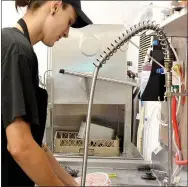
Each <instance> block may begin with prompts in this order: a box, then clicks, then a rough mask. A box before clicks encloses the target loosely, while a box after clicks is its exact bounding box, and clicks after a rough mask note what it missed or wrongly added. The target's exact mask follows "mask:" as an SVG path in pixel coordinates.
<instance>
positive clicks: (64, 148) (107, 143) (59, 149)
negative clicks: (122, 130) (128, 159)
mask: <svg viewBox="0 0 188 187" xmlns="http://www.w3.org/2000/svg"><path fill="white" fill-rule="evenodd" d="M54 144H55V147H54V151H55V152H56V153H65V154H68V153H75V154H78V155H80V156H81V155H83V152H84V139H80V138H78V132H67V131H56V133H55V138H54ZM88 155H89V156H103V157H110V156H120V149H119V139H118V138H117V137H116V140H107V139H106V140H102V139H100V140H97V139H91V140H90V141H89V149H88Z"/></svg>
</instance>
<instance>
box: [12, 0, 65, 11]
mask: <svg viewBox="0 0 188 187" xmlns="http://www.w3.org/2000/svg"><path fill="white" fill-rule="evenodd" d="M46 2H47V0H15V6H16V10H17V11H18V7H26V6H27V8H28V9H32V10H36V9H38V8H39V7H41V6H42V5H43V4H44V3H46ZM66 7H67V4H65V3H63V9H64V8H66Z"/></svg>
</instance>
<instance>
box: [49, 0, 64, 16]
mask: <svg viewBox="0 0 188 187" xmlns="http://www.w3.org/2000/svg"><path fill="white" fill-rule="evenodd" d="M60 8H62V1H51V9H50V13H51V14H52V15H54V14H56V12H57V11H58V10H59V9H60Z"/></svg>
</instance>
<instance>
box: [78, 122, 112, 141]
mask: <svg viewBox="0 0 188 187" xmlns="http://www.w3.org/2000/svg"><path fill="white" fill-rule="evenodd" d="M85 130H86V122H82V123H81V126H80V130H79V133H78V138H85ZM114 135H115V131H114V130H113V129H111V128H108V127H104V126H101V125H98V124H95V123H91V125H90V136H89V138H90V139H98V140H100V139H101V140H112V139H113V138H114Z"/></svg>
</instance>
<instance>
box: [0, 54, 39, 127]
mask: <svg viewBox="0 0 188 187" xmlns="http://www.w3.org/2000/svg"><path fill="white" fill-rule="evenodd" d="M1 68H2V69H1V115H2V120H3V124H4V128H6V127H7V126H8V125H10V124H11V123H12V122H13V120H14V119H15V118H16V117H23V119H24V120H25V121H26V122H28V123H30V124H39V120H38V109H37V100H36V96H35V87H34V84H33V81H32V65H31V61H30V60H29V59H28V58H27V57H26V56H24V55H19V54H18V53H16V54H13V55H11V56H9V57H7V59H6V61H4V63H3V65H2V67H1Z"/></svg>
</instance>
